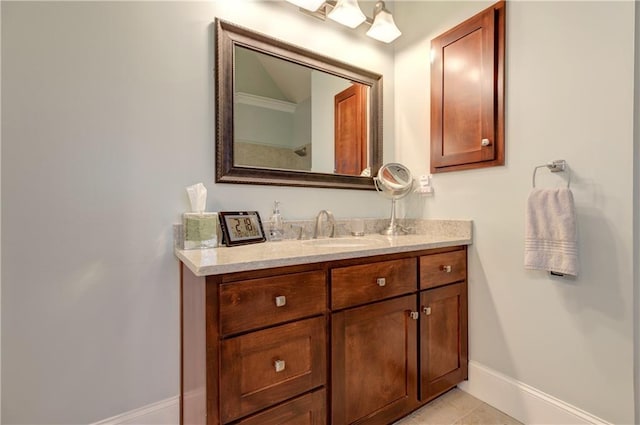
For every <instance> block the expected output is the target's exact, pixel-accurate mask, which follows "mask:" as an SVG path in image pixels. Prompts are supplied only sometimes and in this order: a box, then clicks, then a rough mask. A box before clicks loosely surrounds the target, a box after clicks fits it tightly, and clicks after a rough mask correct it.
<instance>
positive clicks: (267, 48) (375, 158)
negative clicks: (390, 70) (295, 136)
mask: <svg viewBox="0 0 640 425" xmlns="http://www.w3.org/2000/svg"><path fill="white" fill-rule="evenodd" d="M215 26H216V36H215V37H216V45H215V49H216V50H215V55H216V69H215V85H216V183H243V184H264V185H278V186H303V187H329V188H337V189H368V190H373V189H374V186H373V179H372V177H373V176H374V175H375V173H377V171H378V169H379V168H380V166H381V165H382V75H380V74H376V73H373V72H370V71H366V70H363V69H360V68H357V67H355V66H352V65H349V64H345V63H342V62H339V61H337V60H335V59H332V58H329V57H326V56H322V55H319V54H317V53H314V52H311V51H309V50H305V49H302V48H300V47H296V46H293V45H291V44H288V43H285V42H283V41H280V40H277V39H274V38H271V37H268V36H266V35H263V34H259V33H256V32H254V31H251V30H249V29H246V28H242V27H239V26H237V25H235V24H232V23H229V22H226V21H222V20H220V19H216V21H215ZM235 46H240V47H245V48H248V49H251V50H254V51H257V52H259V53H265V54H267V55H270V56H274V57H278V58H281V59H283V60H286V61H289V62H294V63H298V64H300V65H303V66H307V67H310V68H313V69H317V70H320V71H323V72H325V73H328V74H332V75H335V76H338V77H342V78H346V79H348V80H351V81H354V82H357V83H361V84H365V85H367V86H369V87H370V90H369V123H368V129H369V152H368V155H369V167H370V169H371V177H361V176H349V175H344V174H329V173H313V172H308V171H295V170H283V169H268V168H253V167H240V166H235V165H234V158H233V143H234V121H233V119H234V69H235V65H234V47H235ZM327 142H329V141H327Z"/></svg>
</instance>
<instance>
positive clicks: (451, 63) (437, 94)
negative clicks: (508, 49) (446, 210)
mask: <svg viewBox="0 0 640 425" xmlns="http://www.w3.org/2000/svg"><path fill="white" fill-rule="evenodd" d="M431 51H432V62H431V172H432V173H437V172H443V171H453V170H465V169H471V168H480V167H491V166H496V165H503V164H504V144H505V143H504V57H505V3H504V2H502V1H501V2H499V3H496V4H495V5H493V6H492V7H490V8H488V9H485V10H484V11H482V12H480V13H479V14H477V15H475V16H473V17H472V18H470V19H468V20H466V21H464V22H463V23H461V24H459V25H457V26H456V27H454V28H452V29H450V30H449V31H447V32H445V33H444V34H442V35H440V36H438V37H436V38H434V39H433V40H432V41H431Z"/></svg>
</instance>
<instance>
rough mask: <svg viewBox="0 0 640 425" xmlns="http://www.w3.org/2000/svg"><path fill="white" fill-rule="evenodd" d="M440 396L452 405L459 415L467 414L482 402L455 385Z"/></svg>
mask: <svg viewBox="0 0 640 425" xmlns="http://www.w3.org/2000/svg"><path fill="white" fill-rule="evenodd" d="M440 398H441V399H442V400H444V401H445V402H447V403H449V404H450V405H452V406H453V407H454V408H455V409H456V410H457V411H458V412H459V413H460V416H465V415H467V414H468V413H469V412H471V411H472V410H473V409H475V408H476V407H478V406H480V405H481V404H483V402H482V401H480V400H478V399H477V398H475V397H474V396H472V395H470V394H468V393H465V392H464V391H462V390H460V389H458V388H457V387H456V388H454V389H452V390H451V391H449V392H447V393H445V394H443V395H442V396H440Z"/></svg>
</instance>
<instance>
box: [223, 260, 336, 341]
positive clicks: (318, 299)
mask: <svg viewBox="0 0 640 425" xmlns="http://www.w3.org/2000/svg"><path fill="white" fill-rule="evenodd" d="M326 294H327V291H326V278H325V273H324V272H323V271H312V272H305V273H294V274H288V275H282V276H273V277H267V278H261V279H251V280H244V281H240V282H233V283H225V284H222V285H220V332H221V333H222V334H223V335H230V334H234V333H238V332H244V331H248V330H251V329H256V328H263V327H266V326H269V325H274V324H277V323H283V322H287V321H289V320H295V319H299V318H302V317H309V316H313V315H315V314H321V313H323V312H324V311H325V309H326V307H327V295H326Z"/></svg>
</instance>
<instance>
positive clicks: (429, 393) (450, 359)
mask: <svg viewBox="0 0 640 425" xmlns="http://www.w3.org/2000/svg"><path fill="white" fill-rule="evenodd" d="M420 304H421V313H422V314H421V323H420V338H421V339H420V349H421V359H420V361H421V363H420V376H421V381H420V382H421V391H420V399H421V400H423V401H424V400H427V399H430V398H432V397H434V396H436V395H438V394H440V393H442V392H444V391H446V390H448V389H449V388H452V387H453V386H455V385H456V384H457V383H458V382H460V381H462V380H464V379H466V378H467V358H468V355H467V285H466V283H465V282H461V283H457V284H453V285H449V286H443V287H440V288H435V289H430V290H427V291H423V292H422V293H421V294H420Z"/></svg>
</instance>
